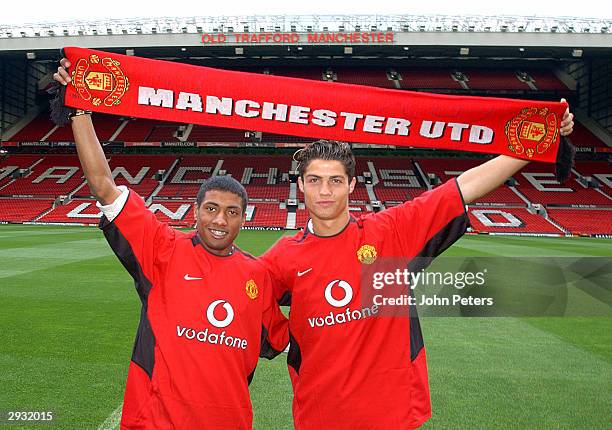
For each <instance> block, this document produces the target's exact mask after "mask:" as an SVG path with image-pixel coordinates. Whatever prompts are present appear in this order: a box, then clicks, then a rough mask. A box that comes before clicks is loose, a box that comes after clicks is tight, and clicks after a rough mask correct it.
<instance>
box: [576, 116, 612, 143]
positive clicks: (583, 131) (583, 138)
mask: <svg viewBox="0 0 612 430" xmlns="http://www.w3.org/2000/svg"><path fill="white" fill-rule="evenodd" d="M569 140H570V142H572V144H574V145H576V146H580V147H590V148H606V147H607V146H608V145H606V143H605V142H602V141H601V140H600V139H599V138H598V137H597V136H595V135H594V134H593V133H591V131H590V130H589V129H588V128H587V127H585V126H584V125H583V124H581V123H580V122H579V121H575V123H574V131H573V132H572V134H571V135H570V136H569Z"/></svg>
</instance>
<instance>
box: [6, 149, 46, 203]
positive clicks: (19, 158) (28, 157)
mask: <svg viewBox="0 0 612 430" xmlns="http://www.w3.org/2000/svg"><path fill="white" fill-rule="evenodd" d="M42 158H43V156H42V155H37V154H16V155H10V156H7V157H5V158H3V159H1V160H0V195H2V188H3V187H4V186H6V185H7V184H9V183H10V182H12V181H13V180H14V179H13V174H17V173H18V172H19V170H20V169H29V168H30V167H32V166H33V165H35V164H36V163H37V162H38V161H40V160H41V159H42Z"/></svg>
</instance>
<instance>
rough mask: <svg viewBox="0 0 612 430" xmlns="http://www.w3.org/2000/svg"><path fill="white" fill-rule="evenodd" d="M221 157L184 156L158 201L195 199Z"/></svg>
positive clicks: (157, 195) (157, 196) (163, 188)
mask: <svg viewBox="0 0 612 430" xmlns="http://www.w3.org/2000/svg"><path fill="white" fill-rule="evenodd" d="M218 161H219V156H208V155H184V156H182V157H181V158H180V160H179V163H178V165H177V166H176V167H175V168H174V170H173V171H172V172H171V173H170V176H169V177H168V179H167V180H166V182H165V184H164V186H163V187H162V189H161V190H160V191H159V192H158V193H157V194H156V195H155V198H156V199H188V200H189V199H195V198H196V196H197V194H198V190H199V189H200V184H201V183H202V182H203V181H204V180H205V179H207V178H209V177H210V176H211V174H212V173H213V172H214V170H215V167H216V165H217V163H218Z"/></svg>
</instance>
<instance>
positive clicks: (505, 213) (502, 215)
mask: <svg viewBox="0 0 612 430" xmlns="http://www.w3.org/2000/svg"><path fill="white" fill-rule="evenodd" d="M468 215H469V217H470V223H471V224H472V229H473V230H474V231H476V232H485V231H486V232H494V233H535V234H561V233H563V231H562V230H560V229H559V228H557V227H556V226H555V225H553V224H552V223H550V222H549V221H547V220H546V219H544V218H543V217H541V216H539V215H536V214H532V213H530V212H528V211H527V209H525V208H509V207H504V208H500V207H477V208H475V207H470V209H469V211H468Z"/></svg>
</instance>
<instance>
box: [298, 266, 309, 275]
mask: <svg viewBox="0 0 612 430" xmlns="http://www.w3.org/2000/svg"><path fill="white" fill-rule="evenodd" d="M311 270H312V267H311V268H310V269H306V270H304V271H303V272H297V275H298V278H299V277H300V276H304V275H305V274H306V273H308V272H310V271H311Z"/></svg>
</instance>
